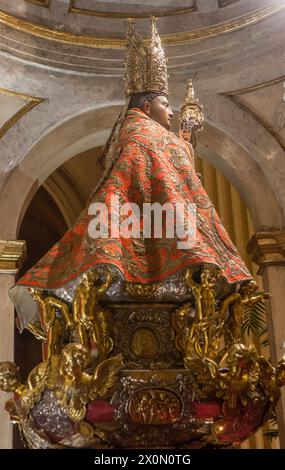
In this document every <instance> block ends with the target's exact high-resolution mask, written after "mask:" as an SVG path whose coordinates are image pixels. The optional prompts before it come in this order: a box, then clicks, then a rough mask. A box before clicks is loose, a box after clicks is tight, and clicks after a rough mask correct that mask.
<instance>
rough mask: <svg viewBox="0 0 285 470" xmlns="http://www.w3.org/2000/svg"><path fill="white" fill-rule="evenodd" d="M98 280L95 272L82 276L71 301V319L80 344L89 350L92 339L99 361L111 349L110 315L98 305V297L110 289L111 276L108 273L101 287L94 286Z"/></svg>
mask: <svg viewBox="0 0 285 470" xmlns="http://www.w3.org/2000/svg"><path fill="white" fill-rule="evenodd" d="M98 280H99V275H98V273H97V271H89V272H88V273H87V274H84V275H83V277H82V281H81V283H80V284H79V286H78V288H77V290H76V294H75V296H74V300H73V319H74V323H75V330H76V333H77V335H78V338H79V341H80V343H81V344H82V346H84V347H85V348H87V349H89V347H90V339H92V340H93V343H94V345H96V347H97V348H98V357H99V360H100V361H101V360H103V359H105V358H106V357H107V355H108V354H109V353H110V351H111V350H112V349H113V340H112V338H111V337H110V329H111V313H110V312H109V311H108V310H106V309H104V308H102V307H101V306H100V305H99V297H100V296H102V295H103V294H104V292H106V290H107V289H108V288H109V287H110V285H111V282H112V276H111V274H109V273H108V274H107V276H106V280H105V282H103V283H102V284H101V285H98V284H96V283H97V281H98Z"/></svg>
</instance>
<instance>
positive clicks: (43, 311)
mask: <svg viewBox="0 0 285 470" xmlns="http://www.w3.org/2000/svg"><path fill="white" fill-rule="evenodd" d="M29 291H30V293H31V295H32V297H33V299H34V300H35V301H36V302H37V303H38V306H39V311H40V322H41V329H37V327H36V325H35V324H34V325H31V324H29V328H28V329H29V330H30V331H31V332H32V333H34V335H35V336H36V337H37V335H38V337H41V335H42V333H43V335H44V337H45V338H46V342H47V346H46V347H45V346H44V348H43V358H44V360H50V359H51V357H52V356H54V355H57V354H59V353H60V351H61V349H62V345H63V340H64V333H65V330H66V327H68V328H71V327H72V326H73V321H72V316H71V313H70V312H69V309H68V306H67V305H66V303H65V302H63V301H62V300H60V299H57V298H55V297H51V296H47V297H46V296H45V294H44V293H42V292H41V291H38V290H35V289H32V288H31V289H29ZM58 313H60V314H61V318H59V317H58ZM62 320H64V323H63V321H62Z"/></svg>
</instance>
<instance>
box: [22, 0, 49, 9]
mask: <svg viewBox="0 0 285 470" xmlns="http://www.w3.org/2000/svg"><path fill="white" fill-rule="evenodd" d="M25 1H26V2H29V3H34V4H35V5H40V6H42V7H46V8H47V7H48V6H49V2H50V0H25Z"/></svg>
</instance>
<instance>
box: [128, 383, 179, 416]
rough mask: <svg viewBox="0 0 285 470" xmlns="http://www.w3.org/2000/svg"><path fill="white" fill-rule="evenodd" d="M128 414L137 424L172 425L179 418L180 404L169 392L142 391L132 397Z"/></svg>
mask: <svg viewBox="0 0 285 470" xmlns="http://www.w3.org/2000/svg"><path fill="white" fill-rule="evenodd" d="M129 414H130V417H131V419H132V420H133V421H134V422H135V423H139V424H154V425H159V424H160V425H161V424H162V425H165V424H173V423H176V422H177V421H179V419H180V418H181V415H182V403H181V400H180V399H179V398H178V397H177V395H176V394H175V393H173V392H172V391H170V390H165V389H159V388H152V389H143V390H140V391H138V392H136V393H134V395H133V396H132V398H131V400H130V402H129Z"/></svg>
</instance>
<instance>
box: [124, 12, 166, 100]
mask: <svg viewBox="0 0 285 470" xmlns="http://www.w3.org/2000/svg"><path fill="white" fill-rule="evenodd" d="M128 25H129V28H128V33H127V45H126V59H125V65H126V73H125V80H126V95H127V96H131V95H133V94H134V93H142V92H144V91H157V92H160V93H161V94H164V95H166V96H167V95H168V75H167V67H166V62H167V60H166V59H165V56H164V50H163V48H162V45H161V39H160V37H159V34H158V31H157V28H156V20H155V18H154V17H152V19H151V39H150V42H148V43H146V42H145V41H144V40H143V38H142V37H141V36H140V34H138V32H137V31H135V29H134V20H133V19H131V18H130V19H128Z"/></svg>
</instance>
